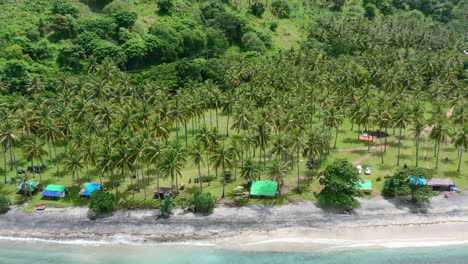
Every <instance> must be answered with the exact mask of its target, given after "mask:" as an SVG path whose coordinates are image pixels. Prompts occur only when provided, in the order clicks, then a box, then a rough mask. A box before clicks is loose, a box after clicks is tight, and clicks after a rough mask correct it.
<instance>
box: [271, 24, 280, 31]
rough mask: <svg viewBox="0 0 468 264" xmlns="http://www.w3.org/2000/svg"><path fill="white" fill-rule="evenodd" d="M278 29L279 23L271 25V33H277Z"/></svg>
mask: <svg viewBox="0 0 468 264" xmlns="http://www.w3.org/2000/svg"><path fill="white" fill-rule="evenodd" d="M277 28H278V23H277V22H272V23H271V24H270V30H271V31H276V29H277Z"/></svg>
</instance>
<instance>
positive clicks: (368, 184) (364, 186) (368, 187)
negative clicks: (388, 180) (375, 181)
mask: <svg viewBox="0 0 468 264" xmlns="http://www.w3.org/2000/svg"><path fill="white" fill-rule="evenodd" d="M359 190H361V191H372V181H371V180H365V181H360V182H359Z"/></svg>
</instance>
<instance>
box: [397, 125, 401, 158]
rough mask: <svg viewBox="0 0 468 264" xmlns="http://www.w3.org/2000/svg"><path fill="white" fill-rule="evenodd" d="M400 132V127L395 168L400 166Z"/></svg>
mask: <svg viewBox="0 0 468 264" xmlns="http://www.w3.org/2000/svg"><path fill="white" fill-rule="evenodd" d="M401 130H402V126H400V136H399V137H398V159H397V166H400V147H401Z"/></svg>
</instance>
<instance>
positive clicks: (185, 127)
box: [184, 120, 188, 148]
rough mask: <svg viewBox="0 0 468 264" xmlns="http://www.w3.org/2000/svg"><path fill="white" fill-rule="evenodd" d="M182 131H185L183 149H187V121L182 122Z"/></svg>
mask: <svg viewBox="0 0 468 264" xmlns="http://www.w3.org/2000/svg"><path fill="white" fill-rule="evenodd" d="M184 129H185V148H187V146H188V133H187V120H184Z"/></svg>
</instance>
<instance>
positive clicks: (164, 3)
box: [158, 0, 174, 14]
mask: <svg viewBox="0 0 468 264" xmlns="http://www.w3.org/2000/svg"><path fill="white" fill-rule="evenodd" d="M173 7H174V3H173V2H172V0H159V1H158V8H159V12H160V13H161V14H169V13H170V12H171V9H172V8H173Z"/></svg>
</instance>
